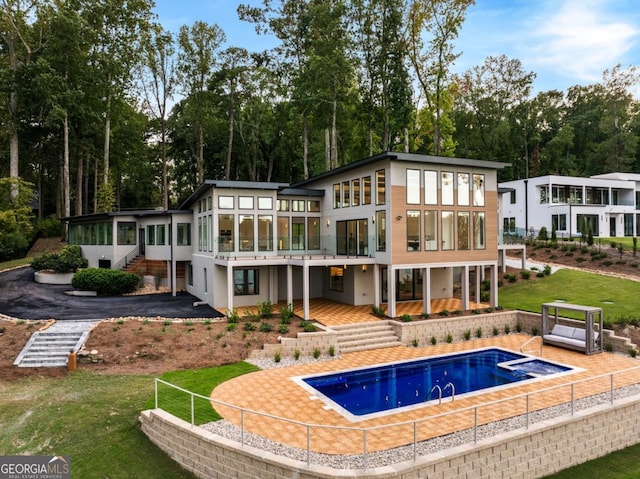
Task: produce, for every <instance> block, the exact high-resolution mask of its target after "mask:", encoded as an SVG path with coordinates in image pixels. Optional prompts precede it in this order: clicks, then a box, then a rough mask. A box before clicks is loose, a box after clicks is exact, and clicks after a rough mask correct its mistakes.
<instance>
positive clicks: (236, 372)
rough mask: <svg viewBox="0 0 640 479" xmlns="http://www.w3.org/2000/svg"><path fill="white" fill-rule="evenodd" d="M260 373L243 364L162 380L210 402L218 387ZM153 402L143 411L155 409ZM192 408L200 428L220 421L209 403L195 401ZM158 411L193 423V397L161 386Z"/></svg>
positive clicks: (171, 374) (182, 373) (165, 376)
mask: <svg viewBox="0 0 640 479" xmlns="http://www.w3.org/2000/svg"><path fill="white" fill-rule="evenodd" d="M258 370H259V368H257V367H255V366H253V365H251V364H249V363H245V362H241V363H235V364H229V365H227V366H220V367H217V368H205V369H191V370H188V371H174V372H169V373H165V374H163V375H162V376H161V377H160V379H162V380H163V381H166V382H168V383H171V384H173V385H175V386H179V387H181V388H183V389H186V390H187V391H191V392H193V393H196V394H200V395H202V396H205V397H207V398H208V397H209V395H210V394H211V390H212V389H213V387H214V386H215V385H217V384H221V383H223V382H225V381H227V380H229V379H231V378H234V377H236V376H241V375H242V374H247V373H251V372H254V371H258ZM154 402H155V401H154V397H150V398H149V400H147V402H146V403H145V406H144V409H153V408H154V407H155V406H154ZM193 405H194V422H195V424H197V425H199V424H204V423H207V422H212V421H218V420H219V419H221V417H220V415H219V414H218V413H217V412H216V411H215V410H214V409H213V408H212V407H211V402H210V401H209V400H208V399H207V400H205V399H202V398H198V397H194V401H193ZM158 407H160V408H162V409H164V410H165V411H167V412H169V413H171V414H173V415H174V416H176V417H179V418H180V419H183V420H185V421H188V422H191V396H190V395H189V394H187V393H184V392H182V391H180V390H178V389H175V388H172V387H170V386H166V385H164V384H161V383H158Z"/></svg>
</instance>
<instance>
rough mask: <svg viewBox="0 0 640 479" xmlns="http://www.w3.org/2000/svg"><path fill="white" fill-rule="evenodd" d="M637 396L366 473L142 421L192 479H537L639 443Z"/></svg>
mask: <svg viewBox="0 0 640 479" xmlns="http://www.w3.org/2000/svg"><path fill="white" fill-rule="evenodd" d="M639 415H640V396H634V397H629V398H625V399H621V400H619V401H617V402H616V404H615V405H613V406H611V405H601V406H596V407H594V408H591V409H588V410H582V411H579V412H577V413H576V414H575V415H574V416H567V417H564V418H554V419H552V420H549V421H544V422H539V423H535V424H533V425H531V426H530V428H529V430H523V429H521V430H517V431H511V432H508V433H504V434H500V435H498V436H495V437H492V438H488V439H483V440H481V441H478V444H476V445H475V446H474V445H473V444H469V445H464V446H459V447H456V448H452V449H448V450H445V451H441V452H437V453H433V454H430V455H426V456H421V457H419V458H418V459H417V461H416V462H415V463H414V462H413V461H406V462H401V463H397V464H394V465H391V466H386V467H378V468H369V469H366V470H343V469H332V468H329V467H324V466H319V465H314V464H312V465H310V466H307V464H306V462H300V461H294V460H292V459H288V458H283V457H280V456H277V455H275V454H273V453H270V452H267V451H264V450H260V449H256V448H253V447H250V446H242V445H241V444H240V443H238V442H235V441H231V440H229V439H226V438H223V437H221V436H218V435H216V434H213V433H211V432H208V431H205V430H204V429H201V428H200V427H198V426H191V425H190V424H189V423H187V422H185V421H183V420H181V419H178V418H176V417H174V416H172V415H170V414H168V413H166V412H165V411H162V410H159V409H154V410H149V411H143V412H142V414H141V415H140V422H141V424H142V430H143V431H144V433H145V434H146V435H147V436H148V437H149V438H150V439H151V441H153V442H154V443H155V444H156V445H158V447H160V448H161V449H162V450H163V451H165V452H166V453H167V454H169V456H170V457H172V458H173V459H174V460H175V461H176V462H178V463H179V464H180V465H182V466H183V467H184V468H185V469H187V470H189V471H191V472H192V473H194V474H195V475H196V476H198V477H202V478H208V477H224V478H238V479H239V478H249V477H260V478H262V479H285V478H291V479H294V478H295V479H312V478H323V479H324V478H326V479H329V478H348V477H358V478H360V479H388V478H398V479H415V478H417V477H440V478H447V479H467V478H468V477H483V478H487V479H494V478H495V479H513V478H518V479H535V478H539V477H544V476H547V475H549V474H553V473H555V472H557V471H560V470H562V469H566V468H567V467H571V466H574V465H576V464H581V463H583V462H586V461H589V460H591V459H595V458H597V457H600V456H603V455H605V454H608V453H610V452H613V451H616V450H619V449H623V448H625V447H629V446H632V445H633V444H636V443H638V441H640V421H638V420H637V418H638V416H639Z"/></svg>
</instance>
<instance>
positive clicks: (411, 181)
mask: <svg viewBox="0 0 640 479" xmlns="http://www.w3.org/2000/svg"><path fill="white" fill-rule="evenodd" d="M407 204H408V205H419V204H420V170H411V169H407Z"/></svg>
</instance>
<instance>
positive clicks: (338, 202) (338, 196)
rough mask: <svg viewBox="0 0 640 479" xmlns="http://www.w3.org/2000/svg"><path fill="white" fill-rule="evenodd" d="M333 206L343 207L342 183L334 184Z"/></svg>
mask: <svg viewBox="0 0 640 479" xmlns="http://www.w3.org/2000/svg"><path fill="white" fill-rule="evenodd" d="M333 207H334V208H342V192H341V190H340V183H335V184H334V185H333Z"/></svg>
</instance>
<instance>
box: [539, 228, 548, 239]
mask: <svg viewBox="0 0 640 479" xmlns="http://www.w3.org/2000/svg"><path fill="white" fill-rule="evenodd" d="M538 239H539V240H542V241H547V240H548V239H549V237H548V236H547V227H546V226H543V227H542V228H540V231H539V232H538Z"/></svg>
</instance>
